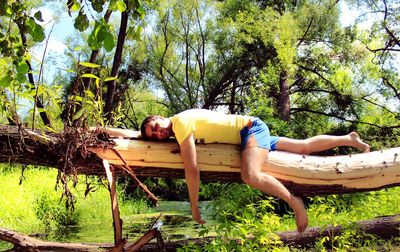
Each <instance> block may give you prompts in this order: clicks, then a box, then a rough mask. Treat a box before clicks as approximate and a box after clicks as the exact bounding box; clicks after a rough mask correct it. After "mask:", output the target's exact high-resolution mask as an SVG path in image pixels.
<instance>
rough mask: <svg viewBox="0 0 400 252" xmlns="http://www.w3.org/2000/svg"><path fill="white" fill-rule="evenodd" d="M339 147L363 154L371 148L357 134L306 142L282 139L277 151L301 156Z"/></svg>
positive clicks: (309, 139) (317, 137)
mask: <svg viewBox="0 0 400 252" xmlns="http://www.w3.org/2000/svg"><path fill="white" fill-rule="evenodd" d="M338 146H350V147H354V148H357V149H359V150H361V151H363V152H369V150H370V147H369V145H368V144H366V143H364V142H363V141H362V140H361V138H360V137H359V136H358V134H357V133H356V132H351V133H350V134H347V135H344V136H329V135H319V136H314V137H311V138H308V139H304V140H297V139H291V138H287V137H281V138H280V139H279V141H278V142H277V143H276V149H277V150H282V151H288V152H293V153H300V154H310V153H313V152H318V151H324V150H329V149H333V148H335V147H338Z"/></svg>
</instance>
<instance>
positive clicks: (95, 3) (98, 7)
mask: <svg viewBox="0 0 400 252" xmlns="http://www.w3.org/2000/svg"><path fill="white" fill-rule="evenodd" d="M91 2H92V7H93V9H94V10H95V11H97V12H98V13H100V12H102V11H103V2H102V1H101V0H92V1H91Z"/></svg>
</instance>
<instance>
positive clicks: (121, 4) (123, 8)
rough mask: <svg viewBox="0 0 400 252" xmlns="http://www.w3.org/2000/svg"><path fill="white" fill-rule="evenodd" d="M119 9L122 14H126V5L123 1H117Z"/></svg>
mask: <svg viewBox="0 0 400 252" xmlns="http://www.w3.org/2000/svg"><path fill="white" fill-rule="evenodd" d="M117 9H118V10H119V11H120V12H124V11H125V10H126V4H125V2H124V1H123V0H117Z"/></svg>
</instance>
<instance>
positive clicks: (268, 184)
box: [241, 136, 308, 232]
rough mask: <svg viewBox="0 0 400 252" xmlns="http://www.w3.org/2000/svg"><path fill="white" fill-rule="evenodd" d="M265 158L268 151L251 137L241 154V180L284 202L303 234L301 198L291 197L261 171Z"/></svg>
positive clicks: (304, 217)
mask: <svg viewBox="0 0 400 252" xmlns="http://www.w3.org/2000/svg"><path fill="white" fill-rule="evenodd" d="M267 157H268V150H266V149H262V148H259V147H258V145H257V141H256V140H255V138H254V137H253V136H251V137H250V138H249V140H248V142H247V145H246V148H245V149H244V150H243V152H242V168H241V174H242V179H243V181H244V182H245V183H246V184H248V185H250V186H252V187H254V188H257V189H259V190H261V191H262V192H264V193H267V194H270V195H273V196H275V197H279V198H281V199H282V200H284V201H286V202H287V203H288V204H289V206H290V207H291V208H292V209H293V211H294V214H295V217H296V223H297V230H298V231H299V232H303V231H304V230H305V229H306V228H307V224H308V218H307V212H306V209H305V207H304V203H303V201H302V200H301V198H299V197H295V196H293V195H292V194H291V193H290V192H289V191H288V190H287V189H286V187H285V186H284V185H283V184H282V183H281V182H279V181H278V180H277V179H276V178H274V177H272V176H270V175H268V174H266V173H263V172H262V171H261V169H262V166H263V165H264V163H265V162H266V160H267Z"/></svg>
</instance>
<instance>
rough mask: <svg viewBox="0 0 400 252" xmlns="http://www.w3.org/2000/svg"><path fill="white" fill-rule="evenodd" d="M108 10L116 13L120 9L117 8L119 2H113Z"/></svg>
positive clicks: (115, 0) (114, 0)
mask: <svg viewBox="0 0 400 252" xmlns="http://www.w3.org/2000/svg"><path fill="white" fill-rule="evenodd" d="M108 8H109V9H110V10H112V11H116V10H117V9H118V7H117V0H111V1H110V4H109V5H108Z"/></svg>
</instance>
